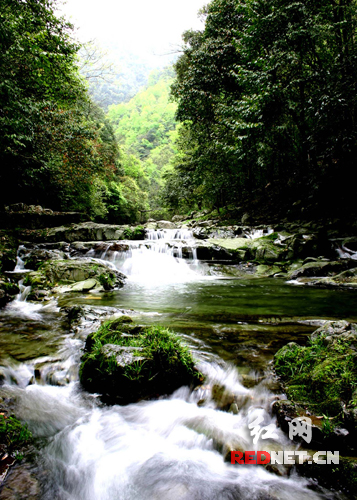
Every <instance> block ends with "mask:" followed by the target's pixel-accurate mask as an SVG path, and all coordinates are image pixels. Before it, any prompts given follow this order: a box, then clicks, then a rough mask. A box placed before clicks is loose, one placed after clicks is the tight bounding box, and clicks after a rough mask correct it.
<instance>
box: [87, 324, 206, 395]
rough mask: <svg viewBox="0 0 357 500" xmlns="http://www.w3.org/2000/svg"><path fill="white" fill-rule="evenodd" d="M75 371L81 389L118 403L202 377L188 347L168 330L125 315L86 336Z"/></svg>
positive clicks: (174, 388) (196, 382) (166, 391)
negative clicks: (77, 372) (135, 321)
mask: <svg viewBox="0 0 357 500" xmlns="http://www.w3.org/2000/svg"><path fill="white" fill-rule="evenodd" d="M79 374H80V381H81V383H82V385H83V386H84V388H85V389H86V390H88V391H90V392H96V393H99V394H101V395H102V397H103V399H104V400H105V401H106V402H110V403H120V404H127V403H131V402H134V401H138V400H139V399H143V398H151V397H157V396H158V395H162V394H168V393H171V392H173V391H174V390H176V389H178V388H179V387H181V386H183V385H197V384H198V383H199V382H200V381H201V380H202V378H201V375H200V373H199V372H198V371H197V369H196V368H195V364H194V360H193V357H192V355H191V353H190V351H189V350H188V348H187V347H185V346H184V345H183V344H182V343H181V341H180V340H179V338H178V337H177V336H176V335H175V334H174V333H173V332H170V331H169V330H167V329H165V328H162V327H150V328H144V327H141V326H139V325H135V324H134V323H133V321H132V319H131V318H129V317H128V316H122V317H119V318H116V319H114V320H109V321H106V322H104V323H103V324H102V326H101V327H100V328H99V330H98V331H97V332H95V333H92V334H90V335H89V336H88V338H87V341H86V347H85V353H84V355H83V357H82V362H81V366H80V372H79Z"/></svg>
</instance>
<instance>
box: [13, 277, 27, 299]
mask: <svg viewBox="0 0 357 500" xmlns="http://www.w3.org/2000/svg"><path fill="white" fill-rule="evenodd" d="M19 289H20V292H19V293H18V294H17V295H16V298H15V300H17V301H18V302H26V299H27V297H28V296H29V294H30V292H31V285H29V286H25V285H24V280H20V281H19Z"/></svg>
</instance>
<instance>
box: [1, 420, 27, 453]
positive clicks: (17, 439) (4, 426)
mask: <svg viewBox="0 0 357 500" xmlns="http://www.w3.org/2000/svg"><path fill="white" fill-rule="evenodd" d="M31 441H32V434H31V432H30V431H29V430H28V427H27V425H26V424H22V423H21V422H20V421H19V420H18V419H17V418H16V417H15V416H13V415H9V416H6V415H4V414H0V444H3V445H5V446H6V449H7V451H8V453H13V452H15V451H19V450H21V449H22V448H23V447H24V446H26V445H28V444H29V443H30V442H31Z"/></svg>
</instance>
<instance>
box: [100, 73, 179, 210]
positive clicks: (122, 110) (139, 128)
mask: <svg viewBox="0 0 357 500" xmlns="http://www.w3.org/2000/svg"><path fill="white" fill-rule="evenodd" d="M172 82H173V70H172V69H171V68H169V69H166V70H164V71H155V72H152V73H151V74H150V77H149V82H148V85H147V87H146V88H144V89H143V90H141V91H140V92H139V93H138V94H137V95H136V96H135V97H134V98H133V99H131V100H130V101H129V102H128V103H123V104H119V105H116V106H110V108H109V112H108V120H109V121H110V123H111V125H112V126H113V128H114V130H115V135H116V138H117V139H118V142H119V144H120V146H121V147H122V148H123V151H124V153H123V155H122V158H121V165H122V168H123V171H124V173H125V175H127V176H130V177H131V178H133V179H134V180H135V181H136V182H137V184H138V185H139V186H140V188H141V189H142V190H143V191H145V192H147V193H148V202H149V205H150V208H151V209H152V210H153V209H154V210H155V209H156V210H157V209H159V208H160V204H161V200H160V199H159V197H158V192H159V190H160V188H161V187H162V185H163V175H164V173H165V172H166V171H167V170H168V169H169V168H170V162H171V160H172V158H173V157H174V155H175V153H176V148H175V145H174V141H175V137H176V123H175V112H176V104H174V103H172V102H170V100H169V96H170V85H171V84H172ZM147 208H149V207H147Z"/></svg>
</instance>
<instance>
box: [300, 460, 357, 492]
mask: <svg viewBox="0 0 357 500" xmlns="http://www.w3.org/2000/svg"><path fill="white" fill-rule="evenodd" d="M322 458H323V459H324V458H325V457H322ZM296 468H297V471H298V473H299V474H301V475H303V476H305V477H309V478H312V479H316V480H317V481H318V482H319V484H321V485H322V486H325V487H327V488H332V489H334V490H337V491H341V490H342V491H343V492H345V493H347V495H348V498H351V499H352V498H357V459H356V458H350V457H343V456H340V457H339V464H330V465H327V464H316V463H314V462H312V463H308V462H306V461H305V462H304V463H303V464H297V465H296Z"/></svg>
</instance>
